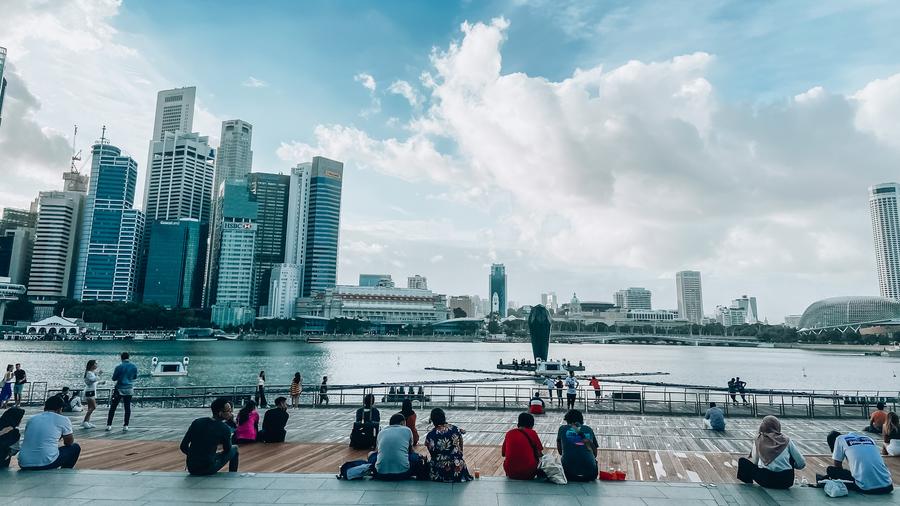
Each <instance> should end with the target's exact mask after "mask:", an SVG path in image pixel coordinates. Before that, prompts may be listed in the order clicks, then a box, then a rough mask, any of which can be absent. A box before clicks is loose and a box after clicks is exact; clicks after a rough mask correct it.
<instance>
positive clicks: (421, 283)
mask: <svg viewBox="0 0 900 506" xmlns="http://www.w3.org/2000/svg"><path fill="white" fill-rule="evenodd" d="M406 287H407V288H417V289H419V290H428V278H426V277H425V276H420V275H418V274H416V275H414V276H409V277H408V278H406Z"/></svg>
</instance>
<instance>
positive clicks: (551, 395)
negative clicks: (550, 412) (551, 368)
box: [544, 376, 556, 407]
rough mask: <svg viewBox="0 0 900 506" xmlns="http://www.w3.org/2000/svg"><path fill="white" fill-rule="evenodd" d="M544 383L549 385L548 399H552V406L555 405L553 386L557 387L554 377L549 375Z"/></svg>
mask: <svg viewBox="0 0 900 506" xmlns="http://www.w3.org/2000/svg"><path fill="white" fill-rule="evenodd" d="M544 385H547V400H548V401H550V407H553V388H554V387H556V382H555V381H553V378H551V377H550V376H547V379H545V380H544Z"/></svg>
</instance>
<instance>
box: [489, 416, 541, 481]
mask: <svg viewBox="0 0 900 506" xmlns="http://www.w3.org/2000/svg"><path fill="white" fill-rule="evenodd" d="M517 425H518V427H516V428H515V429H510V431H509V432H507V433H506V437H505V438H504V439H503V447H502V448H501V450H500V451H501V454H502V455H503V457H505V459H504V460H503V470H504V471H506V476H507V477H508V478H510V479H513V480H532V479H534V477H535V476H537V470H538V463H539V461H540V458H541V454H542V452H543V451H544V447H543V446H541V439H540V438H539V437H538V435H537V432H535V431H534V417H533V416H531V414H530V413H521V414H519V422H518V424H517Z"/></svg>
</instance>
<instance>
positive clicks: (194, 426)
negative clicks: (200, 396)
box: [180, 397, 238, 476]
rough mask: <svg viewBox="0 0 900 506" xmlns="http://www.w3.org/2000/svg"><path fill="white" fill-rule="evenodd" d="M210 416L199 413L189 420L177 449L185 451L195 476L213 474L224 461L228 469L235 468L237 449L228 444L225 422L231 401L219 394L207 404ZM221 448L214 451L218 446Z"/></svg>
mask: <svg viewBox="0 0 900 506" xmlns="http://www.w3.org/2000/svg"><path fill="white" fill-rule="evenodd" d="M209 409H210V411H212V417H202V418H198V419H196V420H194V421H193V422H191V426H190V428H189V429H188V431H187V433H186V434H185V435H184V439H182V440H181V447H180V448H181V453H183V454H185V455H187V469H188V472H189V473H191V474H192V475H195V476H208V475H211V474H216V473H217V472H219V469H222V467H223V466H224V465H225V464H226V463H227V464H228V472H230V473H236V472H237V470H238V449H237V446H233V445H232V444H231V429H229V428H228V426H227V425H225V423H226V422H228V421H231V420H233V419H234V411H233V409H232V407H231V402H229V401H228V399H226V398H225V397H219V398H218V399H216V400H214V401H213V402H212V404H210V406H209ZM220 446H221V447H222V451H221V452H220V451H218V449H219V447H220Z"/></svg>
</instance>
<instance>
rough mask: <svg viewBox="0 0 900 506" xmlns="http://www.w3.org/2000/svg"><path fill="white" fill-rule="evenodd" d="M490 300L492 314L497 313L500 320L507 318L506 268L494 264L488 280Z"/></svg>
mask: <svg viewBox="0 0 900 506" xmlns="http://www.w3.org/2000/svg"><path fill="white" fill-rule="evenodd" d="M488 300H489V301H490V304H491V313H497V316H499V317H500V318H506V266H505V265H503V264H492V265H491V274H490V277H489V279H488Z"/></svg>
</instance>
